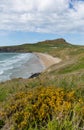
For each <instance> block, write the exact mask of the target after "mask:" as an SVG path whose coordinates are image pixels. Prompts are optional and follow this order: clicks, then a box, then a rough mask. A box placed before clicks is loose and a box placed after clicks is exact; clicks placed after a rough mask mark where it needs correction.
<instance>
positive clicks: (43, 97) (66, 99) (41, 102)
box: [4, 87, 84, 130]
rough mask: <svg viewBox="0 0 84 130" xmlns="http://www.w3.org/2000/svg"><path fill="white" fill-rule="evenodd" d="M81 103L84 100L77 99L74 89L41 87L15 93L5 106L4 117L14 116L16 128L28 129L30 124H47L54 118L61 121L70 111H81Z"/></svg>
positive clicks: (33, 125)
mask: <svg viewBox="0 0 84 130" xmlns="http://www.w3.org/2000/svg"><path fill="white" fill-rule="evenodd" d="M80 102H81V103H80ZM81 104H83V103H82V100H81V99H78V100H77V99H76V97H75V92H74V91H71V92H68V93H67V92H66V91H64V89H62V88H56V87H39V88H36V89H34V90H31V91H29V92H20V93H17V94H16V95H14V96H13V98H12V99H11V101H10V102H9V103H8V105H7V106H6V107H5V110H4V113H5V116H4V117H5V118H6V119H9V118H11V117H12V118H11V120H12V122H14V124H13V125H14V128H15V130H19V129H21V130H24V129H25V130H27V129H28V128H29V126H30V125H31V126H32V127H35V125H37V127H39V126H45V125H46V124H47V123H48V121H49V120H53V119H54V118H56V120H58V121H59V122H61V121H62V120H63V119H64V117H65V116H67V115H69V113H70V112H73V111H75V110H76V111H77V112H79V110H78V109H77V108H80V107H81ZM76 105H77V107H76V108H75V106H76ZM82 108H83V109H81V110H82V111H81V113H82V112H83V114H84V107H82ZM79 113H80V112H79ZM79 115H80V114H79ZM70 118H72V117H71V115H70Z"/></svg>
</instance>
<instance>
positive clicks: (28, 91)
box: [0, 39, 84, 130]
mask: <svg viewBox="0 0 84 130" xmlns="http://www.w3.org/2000/svg"><path fill="white" fill-rule="evenodd" d="M0 50H1V52H2V50H4V51H6V52H8V51H13V52H43V53H48V54H50V55H52V56H54V57H60V58H61V59H62V62H60V63H59V64H55V65H53V66H51V67H49V68H48V69H47V70H45V71H44V72H42V73H41V74H40V75H39V76H38V77H36V78H31V79H21V78H19V79H13V80H10V81H6V82H2V83H0V129H2V130H83V129H84V46H74V45H71V44H68V43H67V42H66V41H65V40H63V39H58V40H51V41H44V42H39V43H37V44H33V45H30V44H24V45H20V46H15V47H5V48H0ZM42 86H43V87H42ZM50 86H51V87H50ZM56 86H57V87H56Z"/></svg>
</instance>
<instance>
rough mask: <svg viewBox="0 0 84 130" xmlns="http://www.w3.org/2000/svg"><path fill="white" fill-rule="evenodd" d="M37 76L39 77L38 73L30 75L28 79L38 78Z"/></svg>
mask: <svg viewBox="0 0 84 130" xmlns="http://www.w3.org/2000/svg"><path fill="white" fill-rule="evenodd" d="M39 75H40V73H35V74H32V75H31V76H30V77H29V79H31V78H35V77H37V76H39Z"/></svg>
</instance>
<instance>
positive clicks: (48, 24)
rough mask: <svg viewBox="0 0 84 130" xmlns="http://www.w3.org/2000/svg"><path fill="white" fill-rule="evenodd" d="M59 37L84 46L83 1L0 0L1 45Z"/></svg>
mask: <svg viewBox="0 0 84 130" xmlns="http://www.w3.org/2000/svg"><path fill="white" fill-rule="evenodd" d="M57 38H64V39H65V40H66V41H68V42H70V43H72V44H79V45H84V0H45V1H41V0H3V1H0V46H9V45H18V44H23V43H36V42H38V41H43V40H47V39H57Z"/></svg>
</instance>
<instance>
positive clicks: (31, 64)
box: [0, 53, 44, 82]
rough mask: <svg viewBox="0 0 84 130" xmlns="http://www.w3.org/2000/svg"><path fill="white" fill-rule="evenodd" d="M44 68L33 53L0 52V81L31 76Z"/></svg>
mask: <svg viewBox="0 0 84 130" xmlns="http://www.w3.org/2000/svg"><path fill="white" fill-rule="evenodd" d="M43 70H44V66H43V65H42V63H41V62H40V60H39V58H38V57H37V56H36V55H35V54H33V53H0V82H3V81H7V80H10V79H14V78H29V77H30V76H31V75H33V74H35V73H40V72H42V71H43Z"/></svg>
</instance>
